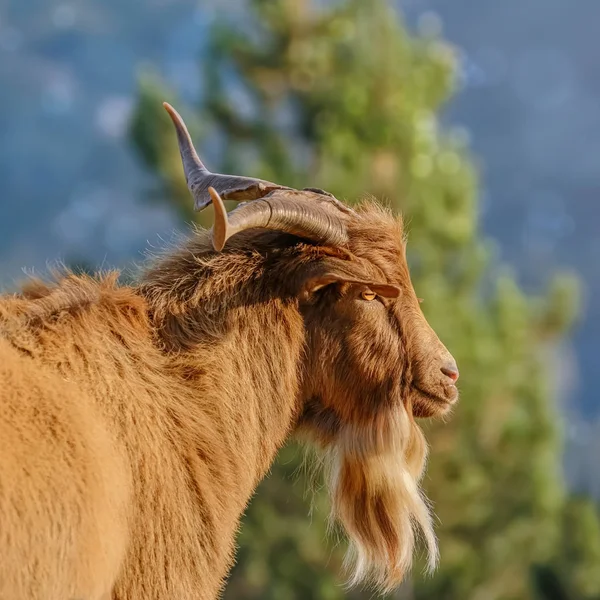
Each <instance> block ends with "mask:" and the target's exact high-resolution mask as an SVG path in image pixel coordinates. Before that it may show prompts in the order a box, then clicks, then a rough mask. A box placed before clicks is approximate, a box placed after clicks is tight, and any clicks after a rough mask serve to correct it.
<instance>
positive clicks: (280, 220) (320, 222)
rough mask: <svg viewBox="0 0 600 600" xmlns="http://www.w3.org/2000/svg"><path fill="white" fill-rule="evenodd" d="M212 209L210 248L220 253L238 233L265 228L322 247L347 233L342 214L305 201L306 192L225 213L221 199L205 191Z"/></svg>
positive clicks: (338, 241) (282, 193) (337, 242)
mask: <svg viewBox="0 0 600 600" xmlns="http://www.w3.org/2000/svg"><path fill="white" fill-rule="evenodd" d="M208 193H209V194H210V196H211V198H212V202H213V206H214V209H215V224H214V227H213V247H214V249H215V250H218V251H220V250H222V249H223V247H224V246H225V242H227V240H228V239H229V238H230V237H231V236H233V235H235V234H236V233H239V232H240V231H244V230H246V229H255V228H259V227H261V228H265V229H274V230H276V231H284V232H287V233H291V234H293V235H297V236H299V237H303V238H308V239H309V240H313V241H315V242H319V243H321V244H331V245H341V244H344V243H346V242H347V241H348V233H347V231H346V226H345V224H344V222H343V219H342V217H341V215H338V214H334V213H333V212H332V211H331V210H330V209H329V210H328V209H327V208H326V207H325V206H324V205H323V204H324V203H325V202H326V201H324V202H314V201H313V200H307V199H306V192H304V193H303V192H298V191H296V190H290V191H287V190H285V191H280V192H279V193H278V192H273V193H272V194H271V195H269V197H268V198H261V199H259V200H255V201H254V202H248V203H245V204H240V206H238V208H236V209H235V210H233V211H232V212H230V213H229V215H228V214H227V211H226V210H225V205H224V204H223V200H222V199H221V196H220V195H219V193H218V192H217V190H215V188H214V187H210V188H208Z"/></svg>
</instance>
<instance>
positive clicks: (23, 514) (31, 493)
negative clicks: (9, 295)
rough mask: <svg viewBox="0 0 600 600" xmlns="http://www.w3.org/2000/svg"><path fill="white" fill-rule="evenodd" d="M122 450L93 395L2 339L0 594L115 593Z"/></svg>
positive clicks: (122, 534) (7, 598)
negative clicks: (95, 406) (118, 449)
mask: <svg viewBox="0 0 600 600" xmlns="http://www.w3.org/2000/svg"><path fill="white" fill-rule="evenodd" d="M116 447H118V446H117V445H116V444H115V443H114V440H113V439H112V437H111V434H110V433H109V431H108V430H107V428H106V427H105V426H104V421H103V419H102V418H101V417H100V416H99V415H98V414H95V413H94V409H93V403H92V402H89V401H88V399H87V398H86V397H85V392H83V391H82V390H80V389H78V388H77V387H76V386H75V385H74V384H73V383H71V382H69V381H67V380H66V379H64V378H62V377H61V376H60V375H59V374H58V373H56V372H53V371H51V370H50V369H48V368H46V367H45V366H44V365H43V364H40V362H39V361H34V360H33V359H32V358H30V357H29V356H27V354H23V353H21V352H19V351H17V350H15V349H14V348H13V347H12V346H11V345H10V344H9V343H8V342H7V341H5V340H3V339H2V338H1V337H0V556H1V557H2V558H1V559H0V600H54V599H56V600H59V599H60V600H65V599H67V598H69V599H70V598H86V599H90V600H95V599H101V598H104V597H107V596H106V595H107V594H108V593H109V591H110V589H111V587H112V585H113V583H114V580H115V579H116V577H117V575H118V568H119V566H120V564H121V562H122V560H123V555H124V552H125V548H126V543H127V539H126V538H127V527H126V518H127V515H126V505H127V503H128V498H129V489H130V482H129V480H128V475H127V473H128V472H129V471H128V469H127V468H126V465H125V464H124V462H123V460H122V457H121V456H119V455H118V454H117V452H116V450H115V448H116ZM50 565H51V567H50ZM50 571H52V572H50Z"/></svg>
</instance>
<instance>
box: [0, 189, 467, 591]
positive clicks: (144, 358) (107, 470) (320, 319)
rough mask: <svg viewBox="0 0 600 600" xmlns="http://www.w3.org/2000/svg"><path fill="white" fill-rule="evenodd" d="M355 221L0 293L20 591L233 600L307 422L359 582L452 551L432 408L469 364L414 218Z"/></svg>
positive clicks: (2, 443)
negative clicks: (428, 437)
mask: <svg viewBox="0 0 600 600" xmlns="http://www.w3.org/2000/svg"><path fill="white" fill-rule="evenodd" d="M306 194H307V195H308V196H310V193H309V192H306ZM309 200H310V198H309ZM348 227H349V239H350V242H349V245H348V247H346V248H343V249H340V248H325V247H316V246H314V245H310V244H308V243H304V242H302V241H301V240H300V239H299V238H297V237H294V236H292V235H288V234H282V233H277V232H267V231H264V230H254V231H247V232H244V233H241V234H239V235H237V236H235V237H234V238H232V239H231V240H230V241H229V242H228V245H227V246H226V248H225V250H224V251H223V252H221V253H217V252H214V251H213V250H212V246H211V243H210V239H209V236H208V235H207V234H206V232H196V234H195V235H194V236H193V237H192V239H191V240H190V241H189V242H188V243H186V244H185V245H183V247H181V248H180V249H178V250H175V251H173V252H171V253H169V254H167V255H166V256H164V257H162V258H160V259H158V260H156V261H155V263H154V264H153V265H151V266H150V267H149V269H148V270H147V271H145V272H144V273H142V274H141V276H140V283H139V284H138V285H137V286H133V287H120V286H119V285H118V284H117V281H116V275H108V276H104V277H102V278H98V279H92V278H87V277H82V276H75V275H73V274H65V275H64V276H62V277H60V278H59V279H58V280H57V281H56V282H55V283H53V284H44V283H41V282H39V281H35V282H32V283H30V284H29V285H28V286H26V287H24V288H23V290H22V292H21V293H20V294H17V295H15V296H6V297H3V298H2V299H1V300H0V415H1V417H0V556H1V557H2V558H1V559H0V599H1V600H67V599H79V598H81V599H86V600H88V599H89V600H96V599H98V600H99V599H108V598H113V599H115V600H116V599H119V600H142V599H144V600H146V599H148V600H150V599H156V600H162V599H164V600H173V599H175V598H176V599H178V600H186V599H190V600H191V599H212V598H215V597H216V596H218V594H219V591H220V589H221V588H222V585H223V581H224V578H225V577H226V575H227V573H228V570H229V568H230V566H231V563H232V559H233V549H234V540H235V534H236V531H237V528H238V526H239V520H240V515H241V514H242V512H243V511H244V508H245V506H246V504H247V502H248V499H249V498H250V496H251V495H252V493H253V491H254V489H255V488H256V486H257V484H258V482H259V481H260V480H261V478H262V477H263V476H264V475H265V474H266V472H267V471H268V469H269V467H270V465H271V463H272V461H273V459H274V457H275V455H276V453H277V450H278V449H279V448H280V447H281V445H282V444H283V443H284V442H285V440H286V439H287V438H288V437H289V436H290V435H292V434H294V432H296V433H297V434H298V435H301V436H302V437H304V438H309V439H310V440H312V441H314V442H316V444H317V445H318V446H319V447H320V448H322V449H323V451H324V455H325V461H326V463H327V470H328V481H329V487H330V491H331V496H332V506H333V516H334V517H335V518H336V519H337V520H339V521H340V522H341V524H342V525H343V527H344V528H345V530H346V532H347V533H348V536H349V538H350V541H351V545H352V549H351V553H350V555H349V561H350V568H351V569H352V575H353V577H352V579H353V582H358V581H360V580H363V579H368V580H371V581H373V582H375V583H376V584H377V585H379V586H380V587H382V588H385V589H387V588H390V587H392V586H394V585H396V584H398V583H399V582H400V581H401V579H402V577H403V576H404V574H405V573H406V571H407V569H408V568H409V567H410V563H411V556H412V553H413V546H414V537H415V532H417V531H419V530H420V531H421V532H422V533H423V534H424V537H425V540H426V543H427V545H428V547H429V553H430V560H431V563H432V565H433V564H434V563H435V559H436V552H437V549H436V542H435V538H434V535H433V533H432V527H431V522H430V516H429V512H428V510H427V507H426V504H425V502H424V500H423V499H422V497H421V495H420V491H419V489H418V480H419V478H420V476H421V473H422V470H423V466H424V462H425V455H426V446H425V442H424V440H423V436H422V434H421V432H420V429H419V428H418V426H417V425H416V423H415V421H414V418H413V415H414V414H416V415H418V416H429V415H434V414H441V413H444V412H445V411H446V410H447V409H448V407H449V406H450V405H451V404H452V403H453V402H454V401H455V399H456V388H455V387H454V385H453V381H452V380H450V379H449V378H448V377H447V376H445V375H444V374H443V373H442V372H441V371H440V369H441V368H442V367H443V366H444V365H445V364H446V363H447V361H448V360H450V356H449V354H448V353H447V351H446V349H445V348H444V347H443V346H442V344H441V342H440V341H439V340H438V339H437V337H436V336H435V334H434V333H433V331H432V330H431V329H430V327H429V326H428V324H427V322H426V321H425V319H424V317H423V315H422V313H421V311H420V307H419V304H418V300H417V298H416V296H415V293H414V290H413V288H412V284H411V282H410V277H409V273H408V268H407V265H406V258H405V247H404V241H403V231H402V225H401V222H400V221H399V220H396V219H394V218H393V217H392V216H391V215H390V214H388V213H387V212H386V211H384V210H382V209H380V208H378V207H377V206H375V205H374V204H368V205H365V206H364V207H363V208H362V209H361V210H359V212H358V213H357V214H356V215H354V216H352V217H351V218H350V220H349V224H348ZM357 280H359V281H364V282H367V283H362V284H361V283H356V281H357ZM349 281H352V282H354V283H349ZM371 289H372V290H373V291H375V292H378V293H380V294H381V295H382V296H386V295H387V296H390V295H394V293H396V294H397V293H398V292H399V295H398V297H397V298H386V297H381V296H380V297H377V298H376V299H375V300H371V298H372V295H370V293H369V292H370V290H371ZM390 290H392V292H393V293H390Z"/></svg>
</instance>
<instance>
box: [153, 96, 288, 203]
mask: <svg viewBox="0 0 600 600" xmlns="http://www.w3.org/2000/svg"><path fill="white" fill-rule="evenodd" d="M163 106H164V107H165V109H166V111H167V112H168V113H169V116H170V117H171V120H172V121H173V124H174V125H175V131H176V132H177V141H178V143H179V153H180V154H181V160H182V162H183V170H184V173H185V180H186V182H187V184H188V188H189V190H190V192H191V193H192V196H193V197H194V201H195V204H194V209H195V210H198V211H199V210H202V209H204V208H206V207H207V206H208V205H209V204H210V202H211V197H210V194H209V193H208V188H209V187H213V188H214V189H215V190H217V191H218V192H219V194H220V195H221V197H222V198H224V199H225V200H256V199H257V198H262V197H263V196H266V195H267V194H268V193H269V192H272V191H273V190H278V189H288V190H289V189H291V188H287V187H285V186H283V185H278V184H277V183H271V182H270V181H264V180H263V179H255V178H252V177H241V176H236V175H220V174H219V173H211V172H210V171H209V170H208V169H207V168H206V167H205V166H204V163H203V162H202V161H201V160H200V158H199V157H198V154H197V153H196V150H195V148H194V144H193V142H192V138H191V136H190V134H189V132H188V130H187V127H186V126H185V123H184V122H183V119H182V118H181V116H180V115H179V113H178V112H177V111H176V110H175V109H174V108H173V107H172V106H171V105H170V104H169V103H168V102H163Z"/></svg>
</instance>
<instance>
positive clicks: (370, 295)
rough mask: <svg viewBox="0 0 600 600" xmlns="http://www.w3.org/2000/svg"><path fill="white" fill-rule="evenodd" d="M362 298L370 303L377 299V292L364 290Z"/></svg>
mask: <svg viewBox="0 0 600 600" xmlns="http://www.w3.org/2000/svg"><path fill="white" fill-rule="evenodd" d="M360 296H361V298H362V299H363V300H367V301H368V302H370V301H371V300H375V298H377V294H376V293H375V292H372V291H371V290H363V291H362V292H361V294H360Z"/></svg>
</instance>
